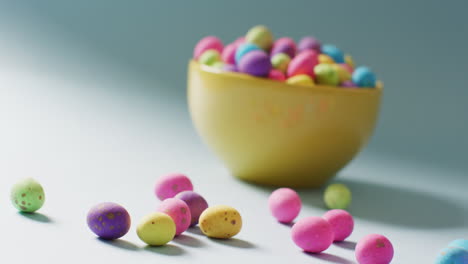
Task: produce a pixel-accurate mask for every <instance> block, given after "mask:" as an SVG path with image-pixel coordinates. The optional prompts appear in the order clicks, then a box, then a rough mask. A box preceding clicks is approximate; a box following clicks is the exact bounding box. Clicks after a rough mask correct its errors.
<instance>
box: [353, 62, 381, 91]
mask: <svg viewBox="0 0 468 264" xmlns="http://www.w3.org/2000/svg"><path fill="white" fill-rule="evenodd" d="M352 79H353V83H355V84H356V85H357V86H359V87H370V88H372V87H375V82H376V81H377V78H376V77H375V74H374V73H373V72H372V71H371V70H370V69H369V68H367V67H364V66H360V67H357V68H356V69H355V70H354V72H353V76H352Z"/></svg>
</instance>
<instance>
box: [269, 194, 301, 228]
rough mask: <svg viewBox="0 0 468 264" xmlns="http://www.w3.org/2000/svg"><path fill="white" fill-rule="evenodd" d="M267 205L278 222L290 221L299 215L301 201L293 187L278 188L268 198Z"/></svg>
mask: <svg viewBox="0 0 468 264" xmlns="http://www.w3.org/2000/svg"><path fill="white" fill-rule="evenodd" d="M268 207H269V209H270V212H271V214H272V215H273V216H274V217H275V218H276V219H277V220H278V221H279V222H282V223H290V222H292V221H293V220H294V219H295V218H296V217H297V215H299V212H300V211H301V207H302V202H301V198H300V197H299V195H298V194H297V193H296V191H294V190H293V189H290V188H279V189H277V190H275V191H274V192H272V193H271V195H270V197H269V198H268Z"/></svg>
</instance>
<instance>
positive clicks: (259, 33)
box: [245, 25, 273, 50]
mask: <svg viewBox="0 0 468 264" xmlns="http://www.w3.org/2000/svg"><path fill="white" fill-rule="evenodd" d="M245 41H246V42H248V43H252V44H255V45H257V46H258V47H260V48H262V49H263V50H269V49H270V48H271V45H272V44H273V34H271V32H270V30H269V29H268V28H267V27H265V26H263V25H259V26H255V27H253V28H251V29H250V30H249V31H248V32H247V34H246V35H245Z"/></svg>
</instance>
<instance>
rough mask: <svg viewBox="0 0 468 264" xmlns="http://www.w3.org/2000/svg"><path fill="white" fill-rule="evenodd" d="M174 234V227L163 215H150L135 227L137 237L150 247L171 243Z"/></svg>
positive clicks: (169, 218) (166, 216)
mask: <svg viewBox="0 0 468 264" xmlns="http://www.w3.org/2000/svg"><path fill="white" fill-rule="evenodd" d="M175 232H176V225H175V223H174V220H172V218H171V217H170V216H168V215H167V214H164V213H159V212H156V213H151V214H149V215H147V216H145V217H143V219H141V221H140V223H139V224H138V226H137V235H138V237H139V238H140V239H141V240H142V241H143V242H145V243H146V244H148V245H150V246H162V245H165V244H167V243H168V242H169V241H171V240H172V239H173V238H174V236H175Z"/></svg>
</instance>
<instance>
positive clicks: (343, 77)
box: [331, 64, 351, 83]
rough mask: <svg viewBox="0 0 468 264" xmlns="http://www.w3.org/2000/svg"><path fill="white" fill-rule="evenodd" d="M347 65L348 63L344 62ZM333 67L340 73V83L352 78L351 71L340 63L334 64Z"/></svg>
mask: <svg viewBox="0 0 468 264" xmlns="http://www.w3.org/2000/svg"><path fill="white" fill-rule="evenodd" d="M343 65H346V66H347V64H343ZM331 66H332V67H333V69H335V71H336V72H337V73H338V79H339V83H342V82H345V81H350V80H351V73H350V72H349V71H348V69H346V68H345V67H346V66H345V67H343V66H341V65H340V64H332V65H331Z"/></svg>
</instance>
